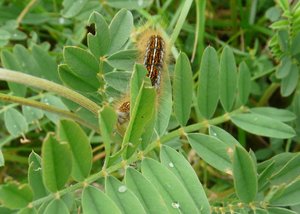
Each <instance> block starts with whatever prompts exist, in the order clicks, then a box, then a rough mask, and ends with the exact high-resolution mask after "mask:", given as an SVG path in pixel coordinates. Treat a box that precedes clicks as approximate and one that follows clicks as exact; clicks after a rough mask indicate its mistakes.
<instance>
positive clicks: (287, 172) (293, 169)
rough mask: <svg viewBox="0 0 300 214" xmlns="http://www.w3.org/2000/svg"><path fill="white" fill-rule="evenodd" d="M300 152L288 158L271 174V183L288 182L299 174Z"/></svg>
mask: <svg viewBox="0 0 300 214" xmlns="http://www.w3.org/2000/svg"><path fill="white" fill-rule="evenodd" d="M299 163H300V154H297V155H296V156H295V157H293V158H292V159H291V160H289V161H288V162H287V163H286V164H285V165H284V166H283V167H282V168H281V169H279V170H277V173H275V174H273V176H272V178H271V183H272V184H273V185H279V184H282V183H290V182H291V181H294V180H295V179H296V178H297V177H298V176H299V175H300V165H299Z"/></svg>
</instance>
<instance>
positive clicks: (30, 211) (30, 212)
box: [0, 207, 37, 214]
mask: <svg viewBox="0 0 300 214" xmlns="http://www.w3.org/2000/svg"><path fill="white" fill-rule="evenodd" d="M0 212H1V210H0ZM1 213H2V212H1ZM18 214H37V211H36V209H35V208H29V207H26V208H24V209H22V210H20V211H19V212H18Z"/></svg>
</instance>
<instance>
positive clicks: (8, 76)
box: [0, 68, 100, 116]
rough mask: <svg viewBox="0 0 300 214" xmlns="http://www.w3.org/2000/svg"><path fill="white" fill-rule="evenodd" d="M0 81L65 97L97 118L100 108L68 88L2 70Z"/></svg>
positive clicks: (19, 73)
mask: <svg viewBox="0 0 300 214" xmlns="http://www.w3.org/2000/svg"><path fill="white" fill-rule="evenodd" d="M0 80H5V81H10V82H15V83H20V84H23V85H28V86H32V87H35V88H39V89H43V90H46V91H51V92H54V93H56V94H58V95H60V96H62V97H65V98H67V99H69V100H71V101H73V102H75V103H77V104H79V105H80V106H82V107H84V108H86V109H87V110H89V111H90V112H92V113H94V114H95V115H96V116H98V111H99V110H100V106H98V105H97V104H96V103H94V102H93V101H91V100H90V99H88V98H86V97H84V96H83V95H81V94H79V93H77V92H75V91H73V90H71V89H69V88H66V87H64V86H62V85H59V84H57V83H54V82H51V81H49V80H45V79H42V78H38V77H34V76H31V75H28V74H24V73H21V72H17V71H12V70H8V69H4V68H0Z"/></svg>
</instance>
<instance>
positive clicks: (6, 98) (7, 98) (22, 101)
mask: <svg viewBox="0 0 300 214" xmlns="http://www.w3.org/2000/svg"><path fill="white" fill-rule="evenodd" d="M0 100H2V101H4V102H12V103H19V104H21V105H26V106H31V107H35V108H38V109H42V110H45V111H48V112H52V113H55V114H58V115H60V116H63V117H65V118H68V119H72V120H75V121H76V122H78V123H80V124H81V125H83V126H85V127H88V128H90V129H92V130H94V131H96V132H99V128H98V127H96V126H94V125H92V124H90V123H88V122H87V121H85V120H83V119H82V118H80V117H78V116H77V115H76V114H74V113H72V112H69V111H66V110H62V109H59V108H56V107H54V106H50V105H47V104H45V103H41V102H38V101H35V100H29V99H26V98H23V97H16V96H11V95H7V94H3V93H0Z"/></svg>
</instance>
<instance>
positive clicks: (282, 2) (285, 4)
mask: <svg viewBox="0 0 300 214" xmlns="http://www.w3.org/2000/svg"><path fill="white" fill-rule="evenodd" d="M277 3H278V4H279V6H280V7H281V9H282V10H283V11H287V10H289V7H290V6H289V4H290V3H289V1H288V0H278V1H277Z"/></svg>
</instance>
